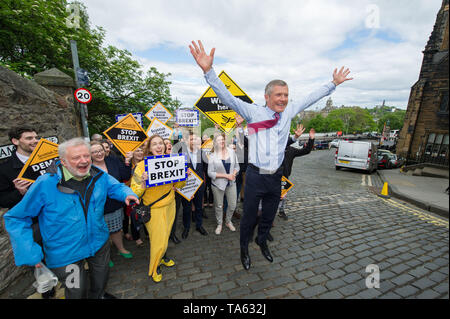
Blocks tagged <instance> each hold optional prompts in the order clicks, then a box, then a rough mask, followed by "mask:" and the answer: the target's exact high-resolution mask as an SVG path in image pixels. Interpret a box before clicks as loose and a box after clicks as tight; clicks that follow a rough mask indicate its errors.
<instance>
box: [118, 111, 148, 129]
mask: <svg viewBox="0 0 450 319" xmlns="http://www.w3.org/2000/svg"><path fill="white" fill-rule="evenodd" d="M128 114H129V113H128ZM128 114H117V115H116V122H119V121H120V120H122V119H123V118H124V117H125V116H127V115H128ZM131 114H133V116H134V118H135V119H136V121H137V122H138V123H139V125H140V126H141V127H143V126H144V124H143V123H144V122H143V120H144V119H143V116H144V114H143V113H141V112H136V113H131Z"/></svg>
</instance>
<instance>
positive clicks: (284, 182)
mask: <svg viewBox="0 0 450 319" xmlns="http://www.w3.org/2000/svg"><path fill="white" fill-rule="evenodd" d="M292 187H294V183H292V182H291V181H290V180H288V179H287V178H286V177H285V176H283V177H282V178H281V198H284V197H285V196H286V194H287V192H289V191H290V190H291V188H292Z"/></svg>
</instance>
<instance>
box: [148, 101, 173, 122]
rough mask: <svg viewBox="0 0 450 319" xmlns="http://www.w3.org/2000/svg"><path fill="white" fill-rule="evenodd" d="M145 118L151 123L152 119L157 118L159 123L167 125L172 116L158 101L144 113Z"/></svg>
mask: <svg viewBox="0 0 450 319" xmlns="http://www.w3.org/2000/svg"><path fill="white" fill-rule="evenodd" d="M145 117H146V118H148V119H149V120H150V121H152V120H153V119H154V118H157V119H158V120H160V121H161V122H163V123H167V121H168V120H170V119H171V118H172V117H173V115H172V113H170V112H169V110H168V109H166V107H165V106H164V105H163V104H162V103H161V102H159V101H158V102H156V104H155V105H153V107H152V108H151V109H150V110H149V111H148V112H147V113H145Z"/></svg>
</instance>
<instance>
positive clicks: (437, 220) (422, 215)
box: [380, 198, 449, 228]
mask: <svg viewBox="0 0 450 319" xmlns="http://www.w3.org/2000/svg"><path fill="white" fill-rule="evenodd" d="M380 199H382V200H384V201H385V202H386V203H388V204H391V205H392V206H395V207H397V208H400V209H402V210H404V211H406V212H408V213H412V214H413V215H414V216H416V217H418V218H419V219H421V220H423V221H426V222H427V223H431V224H433V225H436V226H443V227H445V228H449V224H448V220H445V219H441V218H438V217H436V216H433V215H431V214H428V213H425V212H423V211H419V210H417V209H414V208H411V207H408V206H406V205H403V204H401V203H399V202H396V201H393V200H392V199H384V198H380Z"/></svg>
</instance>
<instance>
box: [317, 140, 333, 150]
mask: <svg viewBox="0 0 450 319" xmlns="http://www.w3.org/2000/svg"><path fill="white" fill-rule="evenodd" d="M328 144H329V143H328V141H316V142H314V149H316V150H324V149H328V148H329V146H328Z"/></svg>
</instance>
